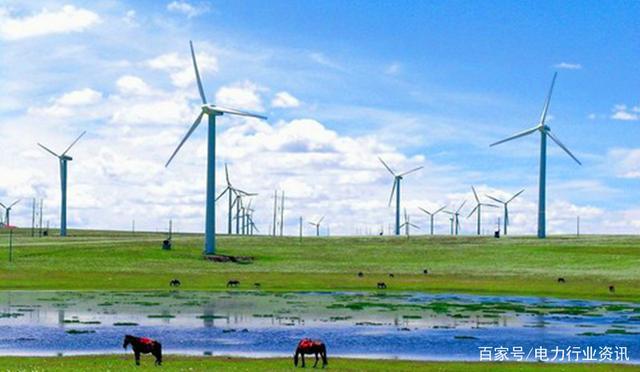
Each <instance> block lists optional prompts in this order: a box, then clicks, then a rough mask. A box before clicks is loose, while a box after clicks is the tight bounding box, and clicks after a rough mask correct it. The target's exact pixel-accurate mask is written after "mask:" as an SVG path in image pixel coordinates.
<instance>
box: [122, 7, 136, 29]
mask: <svg viewBox="0 0 640 372" xmlns="http://www.w3.org/2000/svg"><path fill="white" fill-rule="evenodd" d="M122 20H123V21H124V22H125V23H126V24H128V25H131V26H137V24H138V23H137V22H136V11H135V10H133V9H130V10H127V12H126V13H125V14H124V17H122Z"/></svg>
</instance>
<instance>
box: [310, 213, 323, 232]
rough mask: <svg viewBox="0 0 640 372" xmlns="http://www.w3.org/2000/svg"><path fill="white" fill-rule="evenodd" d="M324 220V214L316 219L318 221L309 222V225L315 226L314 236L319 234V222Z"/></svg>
mask: <svg viewBox="0 0 640 372" xmlns="http://www.w3.org/2000/svg"><path fill="white" fill-rule="evenodd" d="M322 220H324V216H322V218H320V219H319V220H318V222H309V225H313V226H315V227H316V236H320V223H321V222H322Z"/></svg>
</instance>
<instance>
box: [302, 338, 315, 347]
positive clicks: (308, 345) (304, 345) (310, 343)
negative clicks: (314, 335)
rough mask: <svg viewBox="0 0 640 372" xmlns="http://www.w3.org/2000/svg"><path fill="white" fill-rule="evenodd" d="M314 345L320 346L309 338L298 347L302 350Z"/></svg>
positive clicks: (303, 340)
mask: <svg viewBox="0 0 640 372" xmlns="http://www.w3.org/2000/svg"><path fill="white" fill-rule="evenodd" d="M314 345H318V342H316V341H314V340H311V339H309V338H305V339H302V340H300V343H299V344H298V346H299V347H300V348H302V349H308V348H310V347H312V346H314Z"/></svg>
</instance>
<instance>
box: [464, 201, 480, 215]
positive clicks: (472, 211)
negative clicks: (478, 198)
mask: <svg viewBox="0 0 640 372" xmlns="http://www.w3.org/2000/svg"><path fill="white" fill-rule="evenodd" d="M479 206H480V204H478V205H476V206H475V207H474V208H473V209H472V210H471V213H469V215H468V216H467V218H469V217H471V216H472V215H473V214H474V213H475V211H476V209H478V207H479Z"/></svg>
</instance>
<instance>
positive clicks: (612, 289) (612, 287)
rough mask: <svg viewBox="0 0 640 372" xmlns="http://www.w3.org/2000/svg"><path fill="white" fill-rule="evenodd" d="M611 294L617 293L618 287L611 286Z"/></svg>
mask: <svg viewBox="0 0 640 372" xmlns="http://www.w3.org/2000/svg"><path fill="white" fill-rule="evenodd" d="M609 292H611V293H616V287H615V286H613V285H610V286H609Z"/></svg>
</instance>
